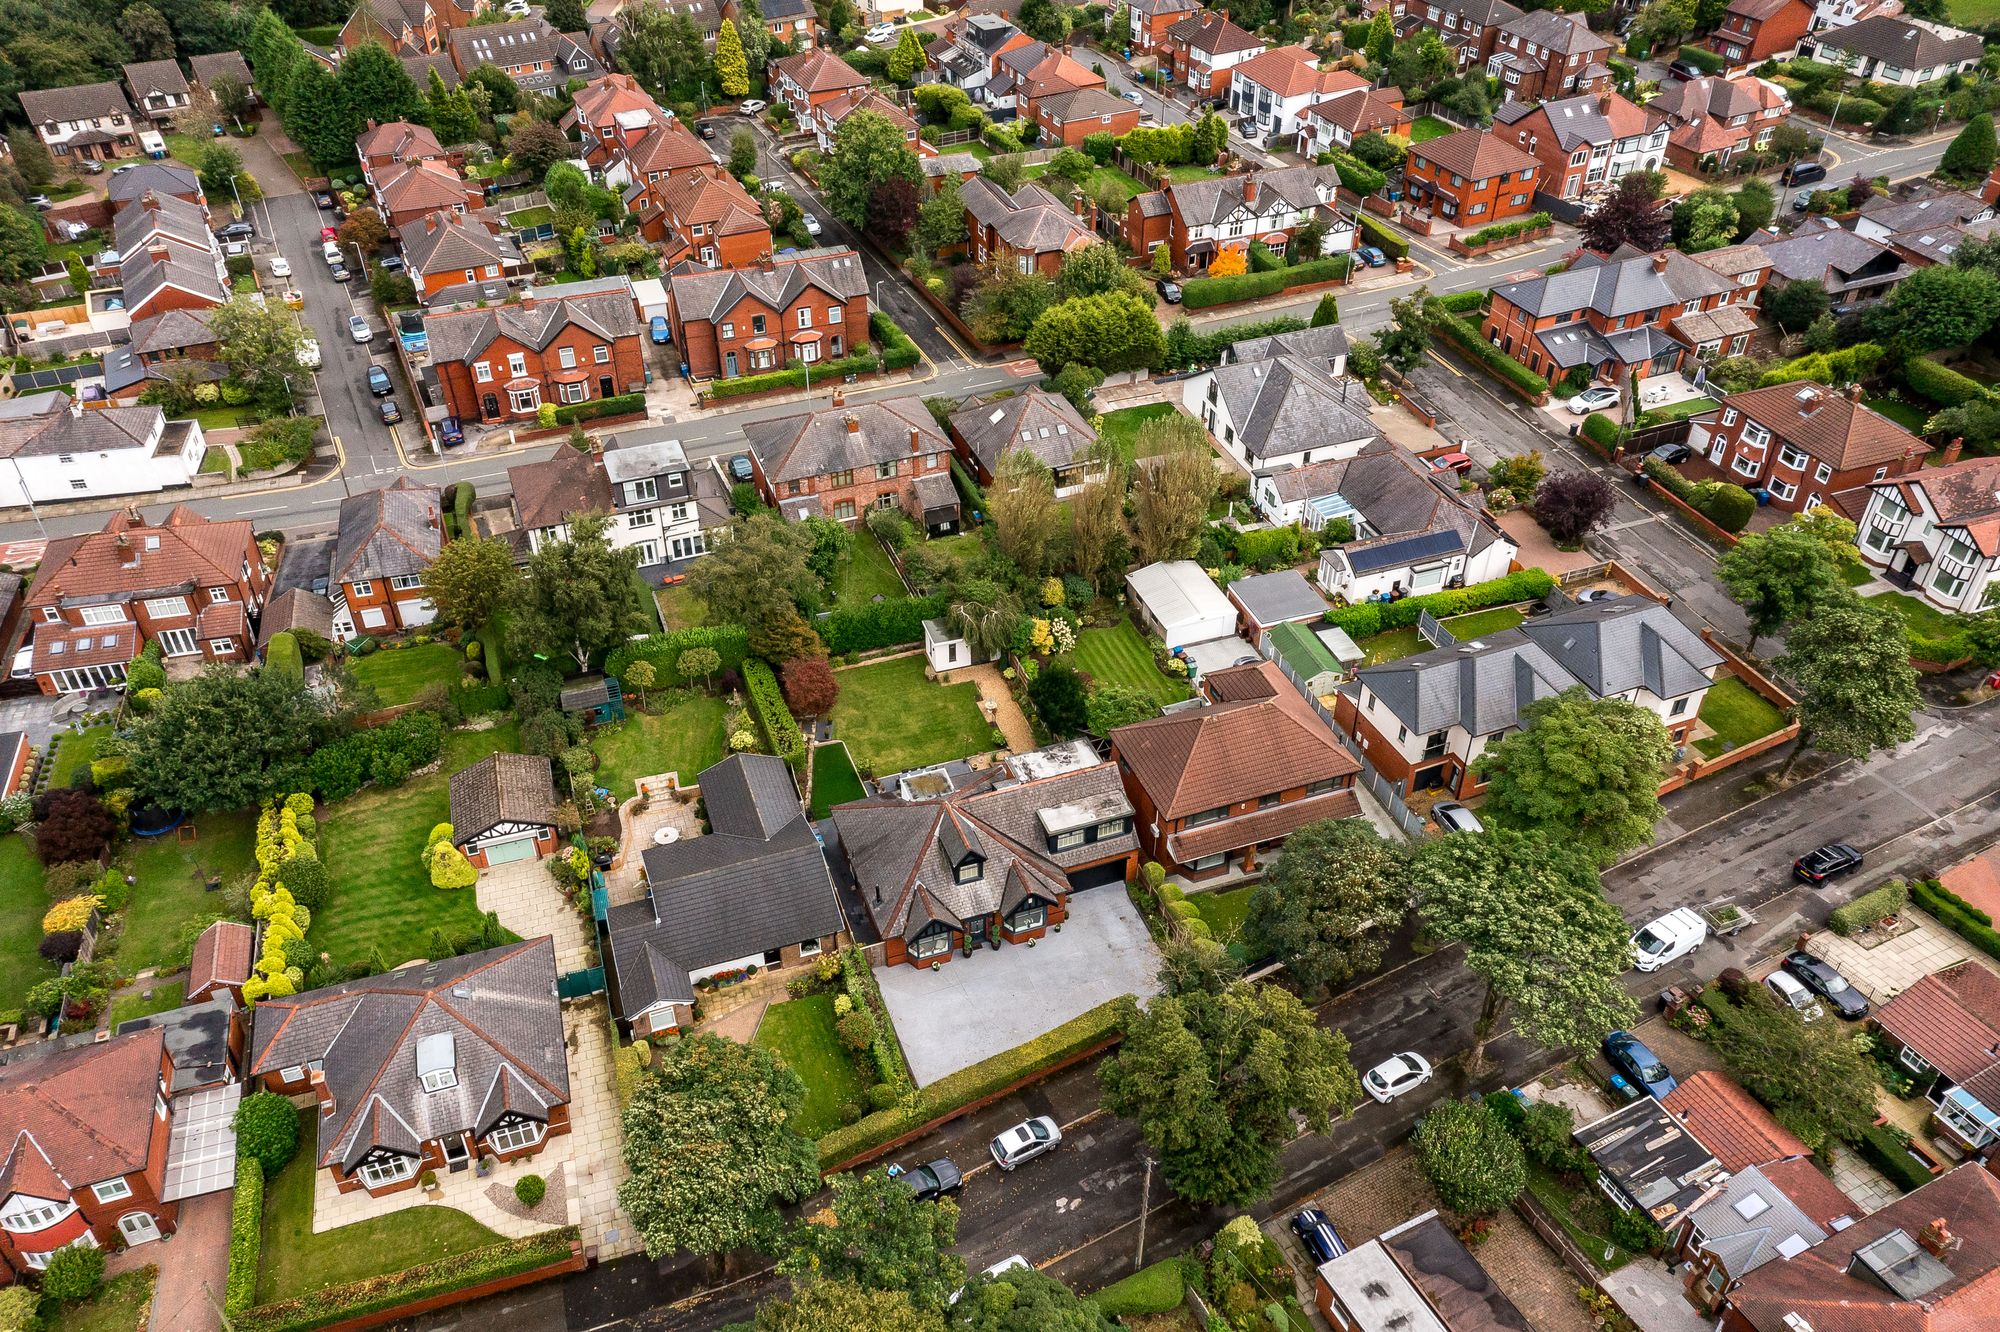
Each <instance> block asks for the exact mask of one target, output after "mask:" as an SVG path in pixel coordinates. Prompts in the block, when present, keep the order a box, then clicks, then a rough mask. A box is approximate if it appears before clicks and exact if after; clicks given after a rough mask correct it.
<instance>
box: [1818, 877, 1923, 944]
mask: <svg viewBox="0 0 2000 1332" xmlns="http://www.w3.org/2000/svg"><path fill="white" fill-rule="evenodd" d="M1909 901H1910V888H1909V885H1908V884H1906V883H1904V882H1903V881H1902V880H1901V879H1891V880H1889V882H1887V883H1885V884H1883V885H1882V886H1881V887H1880V888H1877V889H1875V890H1874V891H1873V892H1866V893H1863V894H1861V896H1859V897H1857V898H1855V899H1854V900H1853V901H1852V902H1849V903H1848V904H1847V905H1846V906H1844V907H1835V908H1834V909H1833V911H1832V912H1831V913H1829V914H1828V916H1827V918H1826V925H1827V928H1828V929H1830V930H1832V931H1833V932H1834V933H1835V934H1838V935H1840V936H1841V937H1842V938H1846V937H1847V936H1849V935H1852V934H1857V933H1859V932H1860V931H1862V930H1865V929H1867V928H1868V927H1869V926H1870V925H1872V924H1874V923H1875V922H1876V921H1878V920H1881V919H1882V918H1883V917H1884V916H1893V915H1895V914H1896V913H1897V912H1898V911H1901V910H1902V909H1903V908H1904V907H1905V906H1907V905H1908V904H1909Z"/></svg>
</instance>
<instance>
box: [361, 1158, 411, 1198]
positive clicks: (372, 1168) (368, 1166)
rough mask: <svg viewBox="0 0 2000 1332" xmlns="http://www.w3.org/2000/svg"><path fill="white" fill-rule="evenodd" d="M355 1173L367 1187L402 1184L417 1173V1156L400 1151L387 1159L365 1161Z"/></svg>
mask: <svg viewBox="0 0 2000 1332" xmlns="http://www.w3.org/2000/svg"><path fill="white" fill-rule="evenodd" d="M354 1173H355V1176H356V1178H358V1179H360V1181H361V1183H362V1184H363V1186H365V1187H367V1188H371V1189H380V1188H386V1187H388V1186H389V1185H391V1184H401V1183H402V1182H403V1181H404V1180H406V1179H409V1178H411V1177H412V1176H414V1175H415V1174H416V1173H417V1158H416V1157H414V1156H404V1155H402V1154H401V1153H400V1152H399V1153H397V1154H395V1155H393V1156H391V1157H390V1158H389V1160H387V1161H368V1162H365V1163H364V1164H363V1165H362V1167H361V1168H360V1169H359V1170H357V1171H355V1172H354Z"/></svg>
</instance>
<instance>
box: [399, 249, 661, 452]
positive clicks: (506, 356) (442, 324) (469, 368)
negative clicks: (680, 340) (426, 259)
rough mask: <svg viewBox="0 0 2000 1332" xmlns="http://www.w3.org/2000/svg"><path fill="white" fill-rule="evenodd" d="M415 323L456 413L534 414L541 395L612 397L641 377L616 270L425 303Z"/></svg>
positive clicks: (632, 311)
mask: <svg viewBox="0 0 2000 1332" xmlns="http://www.w3.org/2000/svg"><path fill="white" fill-rule="evenodd" d="M424 331H425V333H426V335H427V336H428V337H429V339H430V352H431V364H432V365H433V366H434V367H435V368H436V371H437V377H438V384H439V387H440V388H441V389H442V391H443V393H444V399H445V405H446V406H448V407H450V409H451V414H452V415H454V416H456V417H457V418H458V419H459V420H461V421H489V422H493V421H520V420H533V419H535V417H536V416H537V414H538V412H539V410H540V408H541V405H542V404H543V403H544V402H551V403H577V402H590V401H593V400H602V399H605V398H616V397H620V396H623V395H624V394H627V393H637V392H640V391H641V390H643V389H644V387H645V384H646V362H645V353H644V352H643V350H642V349H641V347H640V341H639V315H638V306H637V305H636V303H635V302H634V300H633V297H632V283H631V281H630V280H629V279H627V278H624V277H615V278H599V279H596V280H594V281H588V282H571V283H567V284H564V285H562V286H557V287H530V288H528V289H527V290H525V291H523V292H522V293H521V296H520V300H519V301H518V302H510V303H508V304H506V305H500V306H488V307H486V308H484V309H482V308H479V307H477V306H460V307H458V308H455V309H449V310H433V311H432V312H431V313H429V314H427V315H425V316H424ZM682 345H683V346H685V344H682Z"/></svg>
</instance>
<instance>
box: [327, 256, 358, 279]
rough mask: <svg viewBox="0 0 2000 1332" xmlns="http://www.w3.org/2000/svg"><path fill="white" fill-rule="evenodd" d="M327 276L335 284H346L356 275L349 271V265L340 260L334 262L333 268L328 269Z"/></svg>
mask: <svg viewBox="0 0 2000 1332" xmlns="http://www.w3.org/2000/svg"><path fill="white" fill-rule="evenodd" d="M326 275H327V276H328V277H330V278H332V279H333V280H334V281H335V282H346V281H348V280H350V279H351V278H353V276H354V274H352V273H350V272H348V271H347V265H346V264H344V263H341V262H339V261H338V260H335V261H334V264H333V267H331V268H329V269H327V271H326Z"/></svg>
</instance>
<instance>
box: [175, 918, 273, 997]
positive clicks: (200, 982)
mask: <svg viewBox="0 0 2000 1332" xmlns="http://www.w3.org/2000/svg"><path fill="white" fill-rule="evenodd" d="M256 938H257V931H256V930H254V929H252V928H251V927H250V926H248V925H245V924H244V923H243V922H241V921H237V920H218V921H216V922H215V924H213V925H211V926H209V927H208V928H207V929H205V930H203V931H202V932H201V937H200V938H199V939H196V940H195V941H194V958H193V960H192V961H191V962H189V963H188V979H187V997H188V999H189V1000H190V1001H192V1000H195V999H206V998H207V997H208V996H209V995H210V994H211V993H213V992H214V991H215V989H216V988H217V987H218V986H223V985H241V984H242V983H243V982H244V981H246V980H249V979H250V963H251V951H250V949H251V945H252V944H253V943H254V942H255V941H256Z"/></svg>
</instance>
